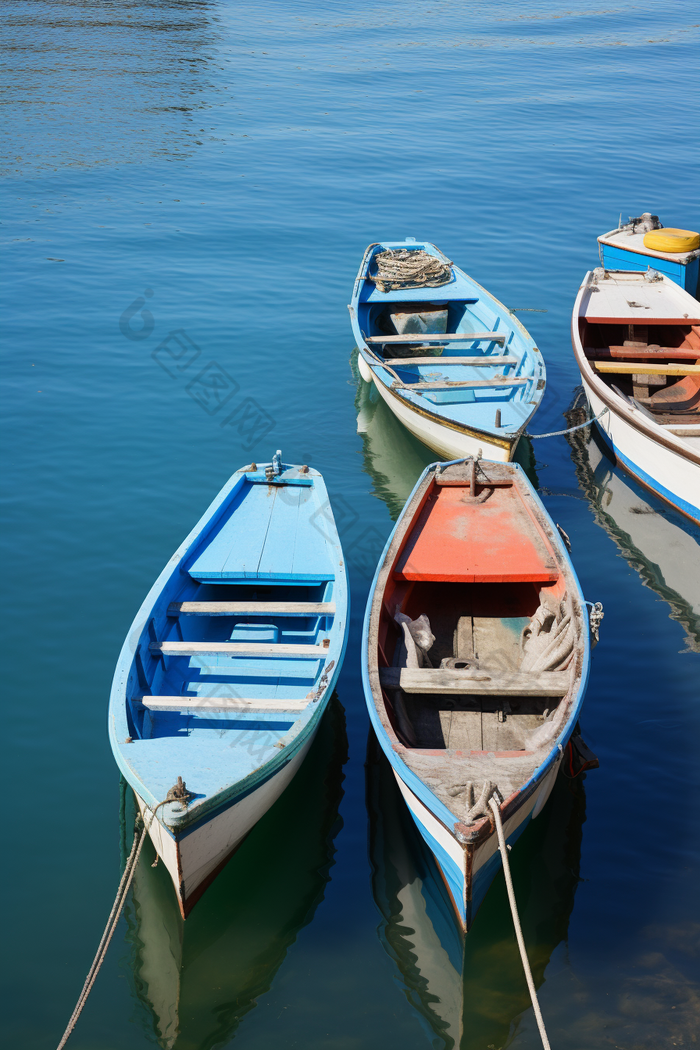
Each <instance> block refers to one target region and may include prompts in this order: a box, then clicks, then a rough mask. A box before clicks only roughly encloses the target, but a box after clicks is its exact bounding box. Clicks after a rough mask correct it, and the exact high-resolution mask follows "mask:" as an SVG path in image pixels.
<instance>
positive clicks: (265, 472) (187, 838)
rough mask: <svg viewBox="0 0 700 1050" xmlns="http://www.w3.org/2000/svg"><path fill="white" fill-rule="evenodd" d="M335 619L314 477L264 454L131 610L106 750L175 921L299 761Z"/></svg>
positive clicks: (332, 573) (338, 618)
mask: <svg viewBox="0 0 700 1050" xmlns="http://www.w3.org/2000/svg"><path fill="white" fill-rule="evenodd" d="M348 611H349V605H348V591H347V580H346V574H345V565H344V559H343V554H342V550H341V546H340V541H339V539H338V534H337V531H336V527H335V522H334V520H333V514H332V512H331V510H330V504H329V501H328V495H327V493H326V487H325V485H324V482H323V478H322V477H321V475H320V474H319V473H318V471H316V470H312V469H310V468H309V467H307V466H290V465H288V464H283V463H282V462H281V456H280V453H279V452H278V453H277V454H276V456H275V457H274V458H273V461H272V463H270V464H264V465H260V466H258V465H256V464H251V465H250V466H249V467H244V468H242V469H241V470H239V471H237V472H236V473H235V474H234V475H233V477H232V478H231V479H230V480H229V482H228V483H227V484H226V485H225V486H224V488H223V489H222V491H221V492H220V493H219V495H218V496H217V498H216V499H215V500H214V502H213V503H212V505H211V506H210V507H209V509H208V510H207V511H206V513H205V514H204V516H203V517H202V518H201V520H200V521H199V522H198V523H197V525H196V526H195V528H194V529H193V530H192V532H191V533H190V535H189V536H188V537H187V539H186V540H185V542H184V543H183V544H182V546H181V547H180V548H179V549H178V550H177V551H176V552H175V554H174V555H173V557H172V558H171V559H170V561H169V562H168V564H167V566H166V567H165V569H164V570H163V572H162V573H161V575H160V576H159V577H158V579H157V580H156V582H155V584H154V585H153V587H152V588H151V591H150V592H149V594H148V596H147V598H146V600H145V602H144V603H143V605H142V606H141V608H140V610H139V612H138V614H137V616H136V619H135V620H134V623H133V624H132V626H131V629H130V630H129V633H128V635H127V638H126V641H125V642H124V646H123V648H122V651H121V655H120V657H119V662H118V664H117V668H116V671H115V674H114V681H113V684H112V692H111V696H110V704H109V734H110V742H111V744H112V750H113V752H114V756H115V759H116V761H117V764H118V766H119V768H120V770H121V772H122V773H123V775H124V777H125V778H126V780H127V781H128V783H129V784H130V785H131V787H132V788H133V790H134V793H135V795H136V800H137V803H138V805H139V808H140V810H141V812H142V814H143V816H144V820H145V822H146V824H147V826H148V827H149V831H150V836H151V839H152V840H153V844H154V846H155V848H156V851H157V852H158V855H159V856H160V857H161V858H162V860H163V862H164V863H165V865H166V867H167V869H168V871H169V872H170V875H171V877H172V880H173V884H174V886H175V890H176V893H177V898H178V901H179V904H180V910H181V912H182V915H183V918H184V917H186V915H187V913H188V912H189V911H190V909H191V908H192V907H193V905H194V904H195V903H196V901H197V900H198V898H199V897H200V896H201V894H202V893H203V892H204V890H205V888H206V887H207V886H208V885H209V883H210V882H211V881H212V880H213V879H214V878H215V876H216V875H217V873H218V872H219V870H220V869H221V868H222V866H223V865H224V864H225V863H226V861H227V860H228V859H229V857H230V856H231V854H232V853H233V851H234V850H235V849H236V847H237V846H238V845H239V844H240V843H241V842H242V841H243V839H244V838H245V836H246V835H247V834H248V832H249V831H250V830H251V828H252V827H253V826H254V825H255V823H256V822H257V821H258V820H259V819H260V817H261V816H262V815H263V814H264V813H265V812H267V810H268V809H269V808H270V806H271V805H272V804H273V803H274V802H275V800H276V799H277V798H278V797H279V796H280V795H281V793H282V792H283V791H284V789H285V787H286V786H287V784H289V782H290V781H291V779H292V777H293V776H294V774H295V773H296V771H297V769H298V768H299V766H300V765H301V763H302V761H303V759H304V757H305V755H306V753H307V752H308V750H309V748H310V746H311V743H312V741H313V739H314V736H315V734H316V731H317V729H318V726H319V722H320V719H321V716H322V714H323V711H324V709H325V707H326V704H327V702H328V699H329V698H330V696H331V694H332V692H333V688H334V686H335V682H336V679H337V677H338V673H339V671H340V668H341V664H342V662H343V657H344V654H345V647H346V644H347V635H348ZM166 800H167V801H166ZM162 803H165V804H162Z"/></svg>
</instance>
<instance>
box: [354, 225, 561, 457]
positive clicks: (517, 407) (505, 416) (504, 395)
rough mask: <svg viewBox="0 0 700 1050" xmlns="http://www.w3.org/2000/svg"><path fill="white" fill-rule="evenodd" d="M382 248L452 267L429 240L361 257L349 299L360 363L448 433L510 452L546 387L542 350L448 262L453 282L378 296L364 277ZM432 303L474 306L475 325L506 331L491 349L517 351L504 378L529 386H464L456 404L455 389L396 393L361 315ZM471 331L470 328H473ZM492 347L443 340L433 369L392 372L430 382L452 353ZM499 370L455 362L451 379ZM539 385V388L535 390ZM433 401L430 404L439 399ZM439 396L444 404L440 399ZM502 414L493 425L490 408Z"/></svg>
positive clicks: (375, 247)
mask: <svg viewBox="0 0 700 1050" xmlns="http://www.w3.org/2000/svg"><path fill="white" fill-rule="evenodd" d="M387 248H409V249H422V250H424V251H426V252H428V253H429V254H430V255H433V256H435V257H436V258H439V259H441V260H442V261H444V262H451V260H449V259H448V258H447V257H446V256H445V254H444V253H443V252H441V251H440V249H439V248H437V247H436V246H435V245H434V244H430V243H429V242H427V241H425V242H413V241H385V242H382V243H379V244H371V245H370V246H369V247H368V248H367V250H366V251H365V254H364V256H363V259H362V263H361V265H360V269H359V271H358V275H357V277H356V278H355V283H354V286H353V293H352V300H351V303H350V317H351V324H352V330H353V335H354V337H355V341H356V343H357V347H358V350H359V352H360V354H361V355H362V357H363V358H364V360H365V362H366V364H367V365H368V367H369V368H370V369H371V370H372V372H373V374H374V376H375V378H376V379H377V381H378V382H381V383H382V385H383V386H384V387H386V388H388V389H389V390H390V391H391V392H392V393H394V394H395V396H397V397H399V398H401V400H402V401H404V402H405V403H406V404H407V405H408V406H409V407H410V408H412V409H414V410H415V411H417V412H419V413H420V414H422V415H426V416H428V417H430V418H431V419H433V420H434V421H435V422H437V423H440V424H442V425H446V426H448V427H451V428H452V429H464V430H465V431H475V432H476V433H478V434H483V435H485V436H487V437H488V438H489V440H491V441H493V442H494V443H496V444H499V445H503V447H511V446H512V447H514V446H515V444H516V443H517V440H518V438H519V437H520V436H521V434H522V433H523V431H524V430H525V428H526V427H527V424H528V423H529V421H530V419H531V418H532V416H533V415H534V413H535V412H536V411H537V408H538V406H539V404H540V401H541V400H542V397H543V395H544V389H545V386H546V368H545V364H544V360H543V358H542V355H541V353H540V352H539V350H538V349H537V347H536V345H535V343H534V341H533V339H532V336H531V335H530V334H529V332H528V331H527V329H526V328H525V327H524V325H523V324H522V323H521V322H520V321H519V320H518V318H517V317H516V316H515V315H514V314H513V313H511V311H510V310H509V309H508V308H507V307H506V306H504V305H503V303H501V302H499V300H498V299H496V298H495V296H494V295H492V294H491V293H490V292H489V291H488V290H487V289H485V288H484V287H483V286H482V285H480V284H478V282H477V281H475V280H474V279H473V278H472V277H470V276H469V275H467V274H466V273H464V271H462V270H460V268H459V267H458V266H456V265H455V264H454V263H452V264H451V265H452V273H453V276H452V279H451V281H450V282H449V283H447V284H444V285H441V286H440V287H438V288H422V289H421V288H417V289H406V290H403V291H402V290H396V291H390V292H380V291H379V290H378V289H377V288H376V287H375V286H374V285H373V284H370V282H369V281H368V280H367V273H368V270H369V267H370V265H371V261H372V258H373V257H374V255H375V254H376V253H377V252H378V251H383V250H385V249H387ZM426 300H427V301H436V302H445V303H447V304H448V305H449V304H450V303H453V304H460V305H462V304H464V305H466V306H467V307H475V309H473V310H472V311H471V313H472V315H473V317H472V319H473V320H474V321H475V322H477V328H479V329H484V330H489V331H494V332H501V333H506V334H507V338H506V342H505V344H504V346H503V347H502V348H501V347H499V346H496V351H497V353H498V354H507V353H513V352H514V353H515V354H516V356H519V358H520V364H519V365H517V366H512V365H511V366H505V367H506V369H507V377H508V378H524V377H525V378H527V379H528V382H527V383H526V384H523V385H522V386H515V387H514V386H510V387H509V386H507V385H506V386H504V387H498V388H490V389H489V388H462V391H463V400H454V399H455V398H456V397H457V391H458V390H459V389H460V388H453V389H452V390H450V391H449V392H448V394H447V395H445V394H443V395H435V394H432V395H430V397H427V396H424V395H421V394H419V393H417V392H413V391H410V390H404V389H400V390H393V389H392V384H393V382H394V377H393V376H392V375H391V373H390V372H389V371H387V369H385V368H382V367H381V364H379V363H378V361H377V359H376V356H374V355H373V354H372V352H371V351H370V350H369V347H368V345H367V343H366V341H365V338H364V336H365V334H367V335H370V334H373V333H372V332H370V331H369V329H368V331H367V332H366V333H365V332H364V331H363V325H365V324H366V318H365V317H364V316H363V315H364V312H365V311H366V304H369V305H374V304H378V303H391V302H397V301H400V302H410V301H426ZM471 330H475V329H471ZM494 345H495V344H493V343H487V342H486V341H483V342H481V343H479V344H478V346H476V347H474V346H472V345H471V344H470V343H469V341H468V340H465V341H463V342H460V343H459V348H458V349H457V347H456V344H455V343H454V342H453V343H446V344H445V351H444V354H443V355H442V356H441V357H435V359H434V364H433V363H431V364H430V365H410V366H409V365H406V366H402V367H401V368H399V369H397V368H394V371H396V372H397V373H398V374H400V375H401V378H402V380H404V381H411V380H421V379H427V378H429V376H428V374H429V373H430V372H431V371H432V372H433V373H434V372H435V371H436V370H438V371H439V370H440V363H441V362H443V363H444V362H445V361H448V360H449V358H450V356H483V357H488V356H491V355H490V354H489V353H484V352H483V350H484V347H491V348H493V347H494ZM503 369H504V366H499V365H494V366H493V367H489V366H485V365H479V366H469V365H452V366H450V369H449V378H450V379H455V380H457V379H459V380H464V379H489V378H495V377H496V376H498V377H500V376H501V375H502V374H503ZM540 381H541V386H540V389H539V390H538V389H537V388H538V385H540ZM436 397H437V400H433V398H436ZM440 397H444V398H445V400H440ZM496 408H499V409H500V410H501V415H502V419H501V426H500V427H496V426H495V425H494V414H495V409H496Z"/></svg>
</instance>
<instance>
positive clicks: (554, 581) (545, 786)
mask: <svg viewBox="0 0 700 1050" xmlns="http://www.w3.org/2000/svg"><path fill="white" fill-rule="evenodd" d="M589 653H590V642H589V617H588V614H587V611H586V605H585V602H584V598H583V595H582V594H581V588H580V586H579V582H578V580H577V578H576V573H575V572H574V568H573V565H572V564H571V559H570V558H569V555H568V553H567V551H566V548H565V546H564V544H563V543H562V541H561V539H560V537H559V534H558V532H557V530H556V528H555V527H554V526H553V524H552V522H551V519H550V518H549V516H548V515H547V512H546V511H545V509H544V507H543V506H542V503H541V502H540V500H539V499H538V497H537V495H536V493H535V491H534V490H533V488H532V486H531V485H530V483H529V482H528V480H527V478H526V476H525V473H524V471H523V470H522V468H520V467H519V466H517V465H516V464H513V463H493V462H490V463H487V462H484V461H481V462H479V463H476V462H475V461H474V460H471V462H469V463H467V464H465V463H463V462H462V463H456V464H432V465H431V466H428V467H426V469H425V471H424V472H423V474H422V475H421V477H420V479H419V481H418V483H417V485H416V487H415V489H414V490H413V492H412V494H411V496H410V497H409V499H408V502H407V503H406V506H405V508H404V510H403V513H402V514H401V517H400V518H399V519H398V521H397V523H396V526H395V528H394V531H393V532H392V534H391V536H390V537H389V540H388V542H387V545H386V547H385V549H384V552H383V554H382V557H381V559H380V562H379V566H378V568H377V572H376V575H375V577H374V581H373V583H372V587H371V591H370V596H369V599H368V602H367V610H366V614H365V621H364V631H363V638H362V679H363V686H364V691H365V698H366V701H367V707H368V709H369V715H370V719H371V721H372V725H373V727H374V730H375V732H376V734H377V738H378V740H379V743H380V745H381V747H382V750H383V751H384V753H385V755H386V756H387V758H388V759H389V762H390V763H391V765H392V768H393V771H394V775H395V777H396V781H397V783H398V786H399V788H400V790H401V793H402V795H403V797H404V800H405V801H406V803H407V805H408V808H409V810H410V812H411V815H412V817H413V819H414V821H415V823H416V825H417V827H418V830H419V831H420V833H421V834H422V836H423V838H424V839H425V842H426V843H427V845H428V846H429V847H430V849H431V850H432V852H433V854H434V856H435V860H436V861H437V864H438V867H439V869H440V871H441V873H442V876H443V878H444V880H445V885H446V886H447V889H448V891H449V893H450V897H451V899H452V903H453V907H454V910H455V914H456V915H457V917H458V919H459V921H460V922H461V924H462V926H463V928H464V929H465V931H466V930H468V929H469V928H470V926H471V924H472V922H473V919H474V917H475V915H476V912H477V909H478V908H479V905H480V904H481V901H482V900H483V898H484V895H485V894H486V891H487V890H488V888H489V886H490V884H491V882H492V880H493V878H494V876H495V874H496V872H497V871H498V869H499V867H500V864H501V860H500V853H499V850H498V844H497V838H496V831H495V826H494V821H493V817H492V814H491V811H490V808H489V804H488V803H489V798H491V797H495V798H496V799H497V800H498V801H499V803H500V809H501V817H502V822H503V827H504V831H505V835H506V839H507V841H508V842H510V843H512V842H514V841H515V840H516V839H517V838H518V837H519V835H520V834H521V833H522V831H523V830H524V828H525V826H526V825H527V823H528V821H529V820H530V819H531V818H533V817H536V816H537V815H538V814H539V813H540V811H541V810H542V807H543V806H544V804H545V803H546V801H547V798H548V797H549V793H550V791H551V790H552V787H553V785H554V781H555V779H556V776H557V772H558V770H559V767H560V765H561V762H562V758H563V756H564V755H565V753H568V752H565V749H568V748H569V747H572V746H573V745H571V744H570V743H569V741H570V738H571V736H572V734H573V733H574V729H575V726H576V722H577V720H578V717H579V712H580V709H581V705H582V703H583V697H584V692H585V688H586V683H587V680H588V670H589V663H590V655H589ZM569 757H570V758H571V760H572V761H573V755H572V754H571V755H570V756H569Z"/></svg>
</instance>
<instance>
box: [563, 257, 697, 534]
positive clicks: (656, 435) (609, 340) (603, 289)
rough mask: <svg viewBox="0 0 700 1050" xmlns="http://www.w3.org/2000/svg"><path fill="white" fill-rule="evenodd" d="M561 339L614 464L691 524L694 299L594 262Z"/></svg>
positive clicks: (647, 277) (659, 279)
mask: <svg viewBox="0 0 700 1050" xmlns="http://www.w3.org/2000/svg"><path fill="white" fill-rule="evenodd" d="M571 341H572V345H573V349H574V356H575V358H576V363H577V365H578V367H579V371H580V373H581V381H582V383H583V388H584V390H585V392H586V397H587V399H588V403H589V405H590V408H591V412H592V414H593V416H594V417H595V419H596V422H595V425H596V426H597V428H598V431H599V433H600V435H601V437H602V438H603V440H604V441H605V443H606V445H607V447H608V449H609V451H610V452H611V453H612V455H613V456H614V457H615V459H616V460H617V462H618V463H619V464H620V466H622V467H623V468H624V469H625V470H626V471H628V473H630V474H631V475H632V476H633V477H634V478H636V480H637V481H638V482H639V483H640V484H641V485H643V486H645V487H646V488H648V489H649V490H650V491H651V492H653V493H654V494H655V495H656V496H659V497H660V498H661V499H663V500H666V502H667V503H670V504H671V505H672V506H674V507H676V508H677V509H678V510H680V511H681V512H682V513H683V514H686V515H687V516H688V517H689V518H690V519H691V520H693V521H695V522H700V303H698V300H697V299H694V298H693V296H692V295H690V294H689V293H688V292H686V291H685V290H684V289H683V288H682V287H680V286H679V285H678V284H677V283H676V282H674V281H672V280H671V278H670V277H667V276H664V274H662V273H659V272H658V271H657V270H654V269H653V268H649V269H647V270H646V271H644V272H640V271H632V270H607V269H605V268H604V267H597V268H596V269H595V270H591V271H589V273H587V274H586V276H585V277H584V279H583V282H582V284H581V287H580V289H579V292H578V295H577V297H576V301H575V303H574V309H573V315H572V319H571Z"/></svg>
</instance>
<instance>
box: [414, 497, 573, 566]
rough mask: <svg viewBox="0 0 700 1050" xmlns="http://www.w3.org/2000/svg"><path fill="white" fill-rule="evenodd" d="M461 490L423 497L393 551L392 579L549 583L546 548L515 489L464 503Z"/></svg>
mask: <svg viewBox="0 0 700 1050" xmlns="http://www.w3.org/2000/svg"><path fill="white" fill-rule="evenodd" d="M465 491H466V490H465V489H463V488H460V487H451V486H444V487H440V488H439V489H437V490H436V493H435V495H433V496H431V497H429V499H428V502H427V504H426V506H425V507H424V508H423V511H422V512H421V514H420V517H419V519H418V522H417V523H416V525H415V527H414V528H413V530H412V532H411V534H410V536H409V538H408V541H407V543H406V545H405V547H404V550H403V552H402V553H401V554H400V555H399V558H398V560H397V564H396V568H395V570H394V578H395V579H399V580H411V581H418V580H439V581H445V582H453V583H502V582H514V583H515V582H518V583H526V582H542V583H545V582H552V581H554V580H556V579H558V576H559V573H558V570H557V567H556V563H555V561H554V557H553V555H552V552H551V551H549V550H548V549H547V547H546V545H545V542H544V540H543V538H542V537H541V535H540V534H539V532H538V531H537V529H536V528H535V526H534V523H533V522H532V519H531V518H530V517H529V515H528V514H527V511H526V510H525V508H524V507H523V505H522V503H521V501H520V499H519V497H518V494H517V492H516V491H515V489H513V490H509V489H499V490H498V491H499V492H501V493H502V498H499V499H498V500H496V499H492V500H489V499H487V500H486V501H485V502H484V503H476V504H470V503H465V502H464V500H463V497H464V495H465Z"/></svg>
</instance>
